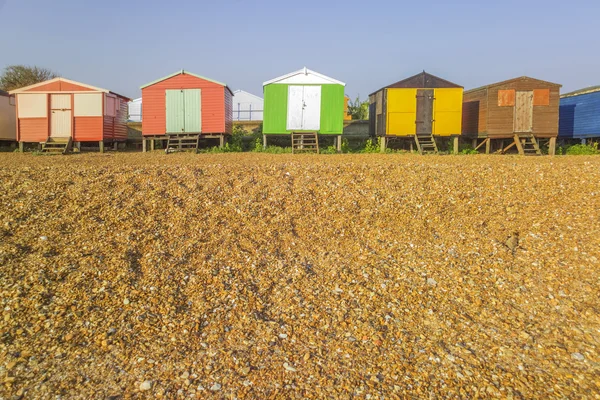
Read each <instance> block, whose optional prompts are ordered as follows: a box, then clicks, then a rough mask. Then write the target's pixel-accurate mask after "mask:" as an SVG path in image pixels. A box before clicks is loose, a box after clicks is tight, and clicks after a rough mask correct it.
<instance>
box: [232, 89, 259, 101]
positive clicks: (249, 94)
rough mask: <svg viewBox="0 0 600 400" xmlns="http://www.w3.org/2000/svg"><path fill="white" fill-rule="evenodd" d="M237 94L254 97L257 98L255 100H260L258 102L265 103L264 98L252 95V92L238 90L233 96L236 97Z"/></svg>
mask: <svg viewBox="0 0 600 400" xmlns="http://www.w3.org/2000/svg"><path fill="white" fill-rule="evenodd" d="M237 93H244V94H247V95H248V96H252V97H255V98H257V99H258V100H260V101H263V98H262V97H260V96H257V95H255V94H252V93H250V92H246V91H245V90H241V89H238V90H234V91H233V95H234V96H235V95H236V94H237Z"/></svg>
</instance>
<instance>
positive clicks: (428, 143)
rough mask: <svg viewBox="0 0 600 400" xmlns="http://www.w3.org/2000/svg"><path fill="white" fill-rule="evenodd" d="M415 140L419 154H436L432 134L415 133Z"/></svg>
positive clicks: (436, 150) (435, 145) (436, 149)
mask: <svg viewBox="0 0 600 400" xmlns="http://www.w3.org/2000/svg"><path fill="white" fill-rule="evenodd" d="M415 142H416V143H417V150H419V153H420V154H425V153H433V154H438V148H437V144H436V143H435V138H434V137H433V135H432V134H430V133H417V134H415Z"/></svg>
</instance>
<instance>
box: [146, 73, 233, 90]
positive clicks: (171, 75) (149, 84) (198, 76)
mask: <svg viewBox="0 0 600 400" xmlns="http://www.w3.org/2000/svg"><path fill="white" fill-rule="evenodd" d="M181 74H186V75H191V76H195V77H196V78H199V79H204V80H205V81H209V82H212V83H216V84H217V85H221V86H224V87H226V88H227V90H229V93H231V94H232V95H233V92H232V91H231V89H230V88H229V86H227V84H226V83H223V82H219V81H215V80H214V79H210V78H207V77H205V76H202V75H198V74H194V73H192V72H189V71H186V70H183V69H182V70H179V71H177V72H174V73H172V74H170V75H167V76H163V77H162V78H159V79H157V80H155V81H152V82H150V83H146V84H145V85H142V86H140V89H143V88H145V87H148V86H151V85H154V84H156V83H158V82H162V81H165V80H167V79H169V78H172V77H174V76H177V75H181Z"/></svg>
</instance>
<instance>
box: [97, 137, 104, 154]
mask: <svg viewBox="0 0 600 400" xmlns="http://www.w3.org/2000/svg"><path fill="white" fill-rule="evenodd" d="M98 144H99V145H100V153H104V141H103V140H101V141H99V142H98Z"/></svg>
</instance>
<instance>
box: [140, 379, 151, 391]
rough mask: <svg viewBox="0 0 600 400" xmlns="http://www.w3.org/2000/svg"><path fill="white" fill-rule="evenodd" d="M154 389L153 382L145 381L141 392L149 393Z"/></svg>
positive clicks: (141, 386)
mask: <svg viewBox="0 0 600 400" xmlns="http://www.w3.org/2000/svg"><path fill="white" fill-rule="evenodd" d="M150 389H152V381H144V382H142V384H141V385H140V390H142V391H144V392H145V391H147V390H150Z"/></svg>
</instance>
